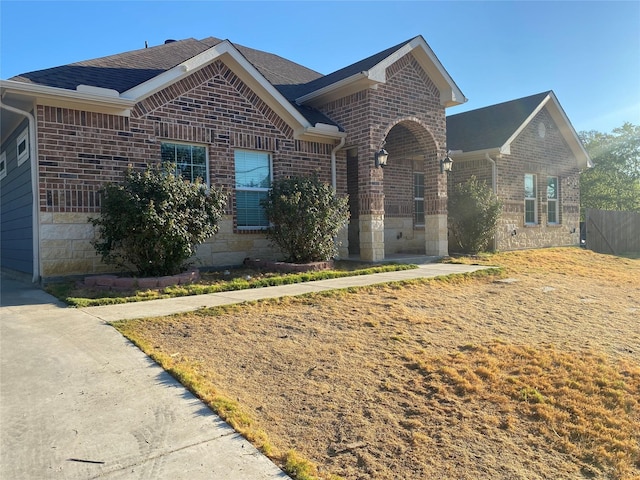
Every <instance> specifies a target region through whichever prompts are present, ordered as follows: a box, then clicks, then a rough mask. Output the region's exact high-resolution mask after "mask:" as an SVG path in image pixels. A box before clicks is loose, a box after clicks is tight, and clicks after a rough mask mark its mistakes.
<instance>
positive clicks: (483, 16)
mask: <svg viewBox="0 0 640 480" xmlns="http://www.w3.org/2000/svg"><path fill="white" fill-rule="evenodd" d="M0 22H1V23H0V27H1V28H0V30H1V35H0V42H1V43H0V53H1V56H0V78H2V79H8V78H10V77H11V76H13V75H17V74H19V73H24V72H29V71H33V70H40V69H43V68H48V67H52V66H57V65H63V64H66V63H71V62H75V61H80V60H86V59H89V58H96V57H101V56H105V55H110V54H115V53H120V52H124V51H128V50H135V49H138V48H143V47H144V43H145V41H147V42H148V44H149V46H153V45H158V44H161V43H163V42H164V41H165V40H166V39H184V38H189V37H193V38H198V39H200V38H205V37H208V36H214V37H218V38H223V39H229V40H230V41H232V42H233V43H236V44H240V45H245V46H248V47H252V48H256V49H259V50H265V51H268V52H271V53H275V54H278V55H280V56H282V57H285V58H288V59H289V60H293V61H295V62H298V63H300V64H302V65H305V66H306V67H309V68H312V69H314V70H317V71H319V72H321V73H325V74H326V73H331V72H332V71H334V70H337V69H339V68H342V67H344V66H347V65H349V64H351V63H354V62H356V61H358V60H361V59H363V58H366V57H367V56H369V55H372V54H374V53H377V52H379V51H381V50H384V49H386V48H388V47H391V46H393V45H396V44H398V43H400V42H402V41H405V40H408V39H410V38H412V37H414V36H416V35H422V36H423V37H424V38H425V40H426V41H427V43H428V44H429V45H430V46H431V48H432V49H433V51H434V52H435V54H436V55H437V57H438V58H439V60H440V62H441V63H442V64H443V65H444V67H445V69H447V71H448V72H449V74H450V75H451V77H452V78H453V80H454V81H455V82H456V84H457V85H458V87H460V89H461V90H462V92H463V93H464V94H465V96H466V97H467V98H468V99H469V101H468V102H467V103H466V104H464V105H462V106H458V107H454V108H450V109H448V110H447V112H448V114H454V113H460V112H463V111H466V110H471V109H475V108H481V107H484V106H487V105H492V104H495V103H500V102H503V101H507V100H512V99H515V98H519V97H524V96H527V95H532V94H536V93H540V92H543V91H546V90H553V91H554V92H555V93H556V95H557V97H558V99H559V101H560V103H561V105H562V106H563V108H564V110H565V112H566V113H567V115H568V117H569V119H570V120H571V122H572V124H573V126H574V128H575V129H576V130H577V131H583V130H598V131H601V132H610V131H611V130H613V129H614V128H616V127H619V126H621V125H622V124H623V123H624V122H625V121H629V122H632V123H634V124H636V125H639V124H640V1H637V0H635V1H623V2H615V1H605V2H598V1H567V2H560V1H533V2H527V1H473V2H467V1H447V2H437V1H406V2H402V1H394V2H389V1H356V2H348V1H321V2H314V1H281V2H274V1H260V2H249V1H234V2H222V1H204V0H203V1H180V2H178V1H157V0H156V1H109V2H103V1H92V0H85V1H38V2H36V1H28V0H27V1H22V0H21V1H13V0H0Z"/></svg>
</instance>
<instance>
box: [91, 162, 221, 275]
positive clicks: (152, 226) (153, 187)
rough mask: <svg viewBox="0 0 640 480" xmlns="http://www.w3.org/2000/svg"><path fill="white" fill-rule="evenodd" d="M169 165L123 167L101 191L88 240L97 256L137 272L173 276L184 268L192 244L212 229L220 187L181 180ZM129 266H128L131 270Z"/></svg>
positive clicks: (218, 214)
mask: <svg viewBox="0 0 640 480" xmlns="http://www.w3.org/2000/svg"><path fill="white" fill-rule="evenodd" d="M175 172H176V168H175V165H170V164H162V165H155V166H147V169H146V170H145V171H137V170H134V169H133V168H132V167H131V166H130V167H129V168H128V169H127V171H126V172H125V175H124V181H123V182H122V183H109V184H106V185H105V186H104V187H103V188H102V190H101V194H102V199H101V212H100V217H99V218H91V219H90V222H91V223H92V224H93V226H95V227H98V239H97V240H95V241H94V242H93V246H94V248H95V249H96V251H97V252H98V253H99V254H100V255H101V256H102V260H103V261H104V262H105V263H107V264H110V265H115V266H117V267H118V268H125V269H132V270H133V273H134V274H136V275H139V276H163V275H174V274H176V273H179V272H180V271H182V270H184V269H185V268H186V260H187V259H189V258H190V257H191V256H192V255H193V254H194V253H195V248H196V246H197V245H199V244H201V243H202V242H204V241H205V240H206V239H207V238H209V237H211V236H212V235H214V234H215V233H216V232H217V231H218V222H219V220H220V218H221V217H222V214H223V212H224V207H225V195H224V193H223V192H222V190H220V189H214V188H211V189H210V190H207V188H206V186H205V185H204V184H203V183H202V182H201V181H200V180H199V179H198V180H197V181H195V182H188V181H185V180H184V179H183V178H182V177H181V176H179V175H176V173H175ZM132 267H133V268H132Z"/></svg>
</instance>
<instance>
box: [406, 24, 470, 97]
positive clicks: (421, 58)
mask: <svg viewBox="0 0 640 480" xmlns="http://www.w3.org/2000/svg"><path fill="white" fill-rule="evenodd" d="M408 46H410V47H411V51H412V52H413V54H414V56H415V58H416V60H418V62H419V63H420V65H421V66H422V68H423V69H424V71H425V72H427V75H429V78H431V80H433V82H434V83H435V84H436V86H437V87H438V90H439V91H440V103H441V104H442V105H443V106H445V107H452V106H455V105H461V104H463V103H466V102H467V100H468V99H467V98H466V97H465V96H464V94H463V93H462V91H461V90H460V88H458V85H456V82H454V81H453V78H451V76H450V75H449V73H448V72H447V71H446V70H445V68H444V66H443V65H442V63H440V60H438V57H436V54H435V53H434V51H433V50H431V47H430V46H429V44H428V43H427V42H426V41H425V39H424V38H423V37H422V36H421V35H419V36H417V37H415V38H414V39H413V40H411V41H410V42H409V44H408ZM403 48H404V47H403Z"/></svg>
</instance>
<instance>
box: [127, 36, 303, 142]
mask: <svg viewBox="0 0 640 480" xmlns="http://www.w3.org/2000/svg"><path fill="white" fill-rule="evenodd" d="M225 57H226V58H225ZM219 58H221V59H222V60H223V61H228V60H229V58H231V59H232V60H233V64H234V65H232V66H239V67H240V68H241V69H242V70H244V71H245V72H246V73H247V74H248V75H249V77H250V79H251V82H250V83H251V84H250V85H249V86H250V87H252V88H253V87H254V86H258V87H260V88H261V89H263V90H264V91H265V92H266V93H267V94H268V95H269V96H271V98H273V100H274V101H275V104H274V102H269V101H267V104H269V105H270V106H272V107H277V108H278V109H279V110H280V111H284V112H286V114H288V115H289V116H290V118H292V119H293V120H294V121H295V122H297V123H298V124H299V125H300V127H302V128H304V129H307V128H309V127H312V126H311V124H310V123H309V122H308V120H307V119H306V118H305V117H304V116H303V115H302V114H301V113H300V112H298V111H297V110H296V109H295V108H294V107H293V105H291V103H290V102H289V101H288V100H287V99H286V98H284V96H283V95H282V94H281V93H280V92H279V91H278V90H277V89H276V88H275V87H274V86H273V85H272V84H271V83H270V82H269V81H268V80H267V79H266V78H264V76H263V75H262V74H261V73H260V72H259V71H258V70H257V69H256V68H255V67H254V66H253V65H252V64H251V63H250V62H249V61H248V60H247V59H246V58H245V57H244V56H243V55H242V54H241V53H240V52H239V51H238V50H237V49H236V48H235V47H234V46H233V45H232V44H231V42H229V41H228V40H224V41H223V42H220V43H219V44H217V45H215V46H213V47H211V48H209V49H208V50H205V51H204V52H202V53H201V54H199V55H196V56H195V57H193V58H190V59H189V60H187V61H185V62H183V63H181V64H179V65H176V66H175V67H173V68H172V69H170V70H167V71H166V72H164V73H161V74H160V75H158V76H156V77H154V78H152V79H150V80H148V81H146V82H144V83H142V84H140V85H138V86H136V87H134V88H132V89H130V90H127V91H126V92H124V93H123V94H122V96H123V97H125V98H129V99H132V100H134V101H136V102H139V101H140V100H142V99H144V98H146V97H148V96H150V95H152V94H154V93H156V92H158V91H160V90H162V89H163V88H165V87H167V86H168V85H169V84H171V83H174V82H176V81H178V80H180V79H182V78H184V77H186V76H187V75H189V74H191V73H193V72H195V71H197V70H199V69H200V68H203V67H205V66H206V65H208V64H210V63H211V62H213V61H214V60H216V59H219ZM227 63H228V62H227ZM236 73H238V72H236ZM263 100H264V98H263ZM265 101H266V100H265Z"/></svg>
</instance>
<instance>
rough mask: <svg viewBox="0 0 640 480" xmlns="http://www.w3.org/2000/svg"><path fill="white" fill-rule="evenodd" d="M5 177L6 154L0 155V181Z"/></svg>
mask: <svg viewBox="0 0 640 480" xmlns="http://www.w3.org/2000/svg"><path fill="white" fill-rule="evenodd" d="M6 176H7V153H6V152H2V154H0V180H2V179H3V178H4V177H6Z"/></svg>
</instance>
